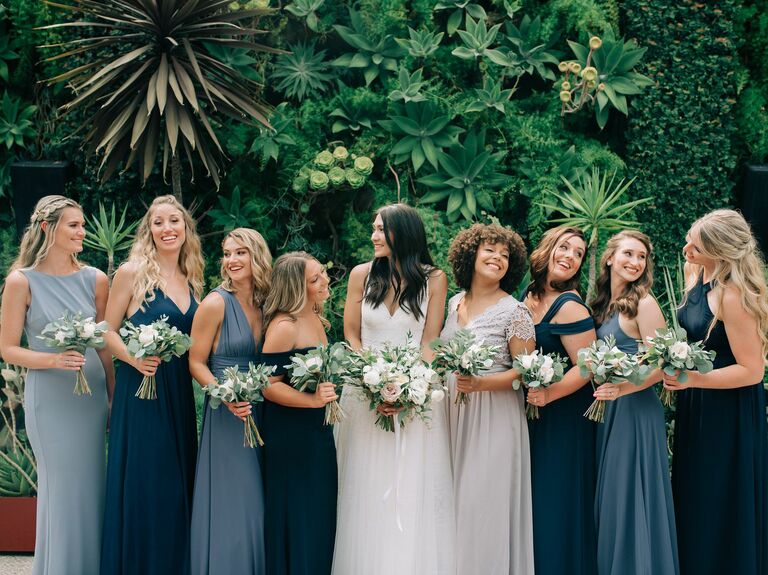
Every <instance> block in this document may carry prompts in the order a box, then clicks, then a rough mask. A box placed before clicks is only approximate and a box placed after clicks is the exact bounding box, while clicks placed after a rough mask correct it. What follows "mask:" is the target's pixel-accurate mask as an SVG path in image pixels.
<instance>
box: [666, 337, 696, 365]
mask: <svg viewBox="0 0 768 575" xmlns="http://www.w3.org/2000/svg"><path fill="white" fill-rule="evenodd" d="M689 353H691V346H689V345H688V344H687V343H685V342H684V341H677V342H675V343H673V344H672V345H671V346H669V354H670V355H671V356H672V357H674V358H676V359H680V360H683V361H685V360H686V359H688V354H689Z"/></svg>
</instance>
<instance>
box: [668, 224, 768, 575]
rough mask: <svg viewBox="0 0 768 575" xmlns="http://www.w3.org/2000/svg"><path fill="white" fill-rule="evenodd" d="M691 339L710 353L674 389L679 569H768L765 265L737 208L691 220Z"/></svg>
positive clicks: (684, 321)
mask: <svg viewBox="0 0 768 575" xmlns="http://www.w3.org/2000/svg"><path fill="white" fill-rule="evenodd" d="M683 253H684V254H685V259H686V264H685V273H686V292H685V300H684V303H683V305H682V307H681V308H680V310H679V312H678V319H679V321H680V325H681V326H682V327H684V328H685V329H686V330H687V332H688V340H689V341H700V340H703V341H704V346H705V347H706V348H707V349H710V350H713V351H715V352H716V354H717V355H716V356H715V361H714V364H715V365H714V367H715V369H714V370H713V371H711V372H709V373H705V374H701V373H698V372H694V371H691V372H687V375H688V378H687V380H686V381H685V383H681V382H679V381H678V380H677V378H675V377H670V376H666V375H665V376H664V386H665V387H666V388H667V389H670V390H673V391H677V392H678V393H677V394H676V395H677V410H676V416H675V438H674V448H673V453H672V492H673V494H674V500H675V516H676V519H677V541H678V546H679V551H680V572H681V573H682V574H683V575H694V574H695V575H715V574H720V573H750V574H759V575H765V574H766V573H768V499H767V498H766V495H767V493H766V491H768V445H767V444H766V442H767V441H768V439H767V436H766V421H765V389H764V388H763V385H762V380H763V371H764V368H765V365H764V358H765V354H766V350H767V349H768V336H767V333H768V296H766V285H765V265H764V262H763V259H762V257H761V255H760V252H759V248H758V247H757V244H756V242H755V239H754V237H753V235H752V231H751V230H750V228H749V225H748V224H747V223H746V221H744V218H743V216H742V215H741V214H739V213H738V212H735V211H733V210H716V211H714V212H711V213H709V214H707V215H705V216H703V217H702V218H701V219H699V220H697V221H696V222H694V224H693V225H692V226H691V229H690V230H689V232H688V235H687V236H686V244H685V247H684V248H683Z"/></svg>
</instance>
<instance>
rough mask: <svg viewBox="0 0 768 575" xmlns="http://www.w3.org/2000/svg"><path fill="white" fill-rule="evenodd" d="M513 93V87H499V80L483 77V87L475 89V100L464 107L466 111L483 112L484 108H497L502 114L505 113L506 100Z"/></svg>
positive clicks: (507, 100)
mask: <svg viewBox="0 0 768 575" xmlns="http://www.w3.org/2000/svg"><path fill="white" fill-rule="evenodd" d="M514 93H515V89H514V88H510V89H507V90H502V89H501V81H499V82H498V83H497V82H494V81H493V78H490V77H487V76H486V77H485V78H483V87H482V88H478V89H476V90H475V100H474V101H472V102H471V103H470V104H469V106H467V108H466V110H465V111H466V112H484V111H486V110H498V111H499V112H501V113H502V114H506V113H507V102H509V99H510V98H511V97H512V94H514Z"/></svg>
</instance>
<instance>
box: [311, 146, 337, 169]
mask: <svg viewBox="0 0 768 575" xmlns="http://www.w3.org/2000/svg"><path fill="white" fill-rule="evenodd" d="M335 163H336V160H335V159H334V157H333V154H332V153H330V152H329V151H328V150H323V151H322V152H320V153H319V154H317V156H315V165H316V166H317V167H318V168H323V169H325V170H327V169H328V168H331V167H332V166H333V165H334V164H335Z"/></svg>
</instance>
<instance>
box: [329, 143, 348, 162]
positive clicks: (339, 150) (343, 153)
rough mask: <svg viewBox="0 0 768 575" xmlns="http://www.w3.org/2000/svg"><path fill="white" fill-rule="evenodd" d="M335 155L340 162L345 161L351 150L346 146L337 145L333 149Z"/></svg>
mask: <svg viewBox="0 0 768 575" xmlns="http://www.w3.org/2000/svg"><path fill="white" fill-rule="evenodd" d="M333 157H334V158H336V159H337V160H339V161H340V162H341V161H344V160H346V159H347V158H348V157H349V151H347V149H346V148H345V147H344V146H337V147H335V148H334V149H333Z"/></svg>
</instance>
